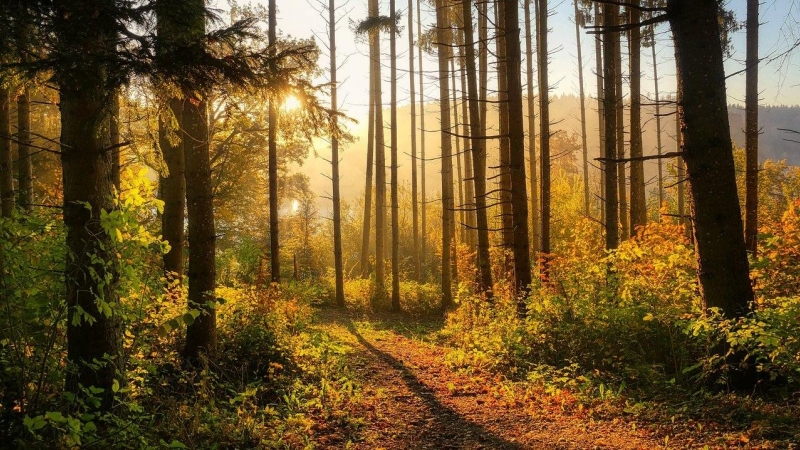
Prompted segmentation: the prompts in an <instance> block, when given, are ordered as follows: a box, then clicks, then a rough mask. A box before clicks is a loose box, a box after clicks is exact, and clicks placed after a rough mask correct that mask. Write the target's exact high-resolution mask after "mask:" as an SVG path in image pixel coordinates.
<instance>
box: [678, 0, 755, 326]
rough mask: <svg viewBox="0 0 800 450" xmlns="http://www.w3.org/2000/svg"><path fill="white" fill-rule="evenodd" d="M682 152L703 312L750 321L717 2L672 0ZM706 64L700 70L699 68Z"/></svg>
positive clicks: (749, 294)
mask: <svg viewBox="0 0 800 450" xmlns="http://www.w3.org/2000/svg"><path fill="white" fill-rule="evenodd" d="M669 8H670V17H669V20H670V24H671V25H672V32H673V36H674V38H675V58H676V61H677V66H678V80H679V83H680V87H681V89H682V93H683V96H682V98H681V103H680V111H681V113H682V114H681V119H682V121H683V123H684V124H685V127H683V130H684V134H683V138H684V153H685V158H684V159H685V161H686V167H687V169H688V174H689V181H690V183H689V189H690V192H691V196H692V209H693V210H694V214H693V216H694V220H695V223H694V227H693V229H694V236H695V242H696V245H695V251H696V254H697V264H698V270H697V273H698V277H699V286H700V294H701V296H702V298H703V305H704V307H706V308H712V307H716V308H720V310H721V311H722V313H723V314H724V315H725V316H726V317H729V318H735V317H743V316H745V315H746V314H747V313H748V311H749V307H750V303H751V302H752V300H753V288H752V285H751V284H750V275H749V266H748V262H747V250H746V245H745V240H744V227H743V225H742V216H741V209H740V206H739V199H738V195H737V193H736V172H735V168H734V162H733V154H732V152H731V138H730V127H729V124H728V109H727V96H726V92H725V70H724V67H723V57H722V45H721V42H720V30H719V23H718V19H717V1H716V0H693V1H689V0H670V2H669ZM698 67H702V68H703V70H697V68H698Z"/></svg>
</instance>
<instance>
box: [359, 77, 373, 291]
mask: <svg viewBox="0 0 800 450" xmlns="http://www.w3.org/2000/svg"><path fill="white" fill-rule="evenodd" d="M374 69H375V67H374V65H373V64H372V62H370V67H369V112H368V115H369V118H368V119H367V181H366V187H365V188H364V224H363V227H362V232H361V278H363V279H367V278H369V273H370V270H369V269H370V267H369V247H370V240H369V239H370V234H371V232H370V227H371V225H372V190H373V186H372V172H373V169H374V167H375V157H374V154H375V70H374Z"/></svg>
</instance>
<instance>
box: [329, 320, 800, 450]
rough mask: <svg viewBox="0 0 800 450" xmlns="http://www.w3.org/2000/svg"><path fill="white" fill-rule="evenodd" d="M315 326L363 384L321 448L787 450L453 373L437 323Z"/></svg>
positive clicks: (492, 377) (688, 422)
mask: <svg viewBox="0 0 800 450" xmlns="http://www.w3.org/2000/svg"><path fill="white" fill-rule="evenodd" d="M315 322H316V325H315V327H318V328H319V329H320V330H321V331H324V332H325V333H327V334H329V335H330V336H331V337H332V338H333V339H334V340H336V341H339V342H341V343H342V344H344V345H345V346H346V347H349V350H348V352H347V355H346V357H345V358H346V363H347V365H348V367H349V369H350V370H351V371H352V372H353V376H354V378H355V379H356V380H357V381H358V383H359V384H360V385H361V397H362V401H361V402H360V405H361V406H360V407H359V409H360V411H357V414H358V415H360V416H361V417H362V418H363V422H362V423H363V425H362V427H361V428H360V429H359V430H358V431H357V432H356V434H355V435H353V436H341V435H338V434H337V432H336V430H335V428H328V431H327V432H322V433H318V434H317V436H316V439H315V440H316V445H317V446H318V447H320V448H344V447H347V448H356V449H523V448H525V449H529V448H530V449H534V448H535V449H538V448H542V449H595V448H618V449H652V448H794V447H793V446H792V445H793V444H788V446H787V443H786V442H785V441H783V442H781V443H778V445H777V446H776V445H774V444H775V442H770V441H768V440H762V441H757V440H754V441H753V442H751V441H750V437H748V436H750V435H751V434H750V433H746V432H745V433H743V432H742V430H741V429H736V427H734V428H733V429H731V428H727V427H721V426H720V424H719V423H718V422H717V421H713V420H708V421H707V422H706V421H703V420H702V419H700V420H692V419H680V420H678V421H676V420H675V417H674V416H673V417H672V419H671V420H670V419H669V418H668V417H667V418H666V419H665V418H664V417H663V416H662V417H661V418H659V419H656V420H653V419H652V418H651V419H645V420H644V421H642V420H641V419H642V418H641V417H639V416H638V415H634V414H625V413H622V411H621V409H619V410H614V409H613V408H611V409H608V410H604V409H603V408H602V405H601V406H600V407H599V408H595V407H589V408H586V407H584V406H582V405H581V403H580V402H576V401H575V398H574V397H572V396H570V394H569V393H568V392H558V393H555V394H554V393H553V392H552V391H551V392H545V391H544V389H542V388H537V387H535V386H532V385H531V384H530V383H514V382H511V381H508V380H506V379H505V378H504V377H501V376H498V375H496V374H492V373H489V372H481V371H475V370H471V371H464V370H453V369H450V368H449V367H448V366H447V365H446V363H445V355H446V353H447V351H448V349H447V348H446V346H443V345H442V344H440V343H437V342H436V331H437V329H438V328H440V327H441V323H438V324H437V323H436V322H419V321H409V320H407V319H402V318H400V317H399V316H388V315H384V316H369V317H365V316H358V315H355V314H352V313H345V312H341V311H335V310H328V309H322V310H319V311H318V312H317V316H316V321H315ZM609 411H616V412H609ZM320 431H321V430H320ZM347 441H350V443H349V444H348V443H347Z"/></svg>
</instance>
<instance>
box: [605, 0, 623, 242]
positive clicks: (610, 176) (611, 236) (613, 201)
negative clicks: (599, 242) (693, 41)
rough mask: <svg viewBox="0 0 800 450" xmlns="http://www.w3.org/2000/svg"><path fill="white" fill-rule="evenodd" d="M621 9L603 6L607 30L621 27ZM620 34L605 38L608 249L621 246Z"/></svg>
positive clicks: (607, 35)
mask: <svg viewBox="0 0 800 450" xmlns="http://www.w3.org/2000/svg"><path fill="white" fill-rule="evenodd" d="M618 14H619V6H616V5H613V4H605V5H603V23H604V25H605V27H606V28H613V27H615V26H616V25H617V15H618ZM617 40H619V33H616V32H610V33H606V34H605V36H604V39H603V83H604V85H603V123H604V124H605V139H606V140H605V152H604V156H605V158H606V159H607V160H606V161H603V170H604V172H605V174H606V176H605V202H606V204H605V211H606V214H605V216H606V220H605V224H606V249H607V250H612V249H615V248H617V247H619V209H618V208H619V202H618V201H617V194H618V193H617V187H618V184H617V165H616V164H615V163H614V162H612V161H610V160H611V159H613V158H615V157H616V155H617V102H618V99H619V95H618V93H617V78H618V76H619V74H618V73H617V66H616V64H615V63H614V61H616V59H617V57H616V52H617V48H618V46H617V43H616V41H617Z"/></svg>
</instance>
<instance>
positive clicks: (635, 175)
mask: <svg viewBox="0 0 800 450" xmlns="http://www.w3.org/2000/svg"><path fill="white" fill-rule="evenodd" d="M630 3H631V6H630V7H629V8H628V18H629V23H639V21H640V18H641V13H640V12H639V10H638V9H637V7H638V6H639V4H640V0H631V1H630ZM628 52H629V54H630V60H629V63H630V88H631V114H630V121H631V141H630V146H631V159H634V158H641V157H642V155H643V154H644V145H643V144H642V97H641V92H642V67H641V66H642V58H641V56H642V32H641V29H640V28H638V27H636V28H633V29H632V30H631V31H630V34H629V39H628ZM630 221H631V225H630V230H629V231H630V235H631V236H636V229H637V228H638V227H642V226H644V225H645V224H647V198H646V191H645V186H644V161H642V160H641V159H639V160H636V159H634V160H633V161H632V162H631V216H630Z"/></svg>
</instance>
